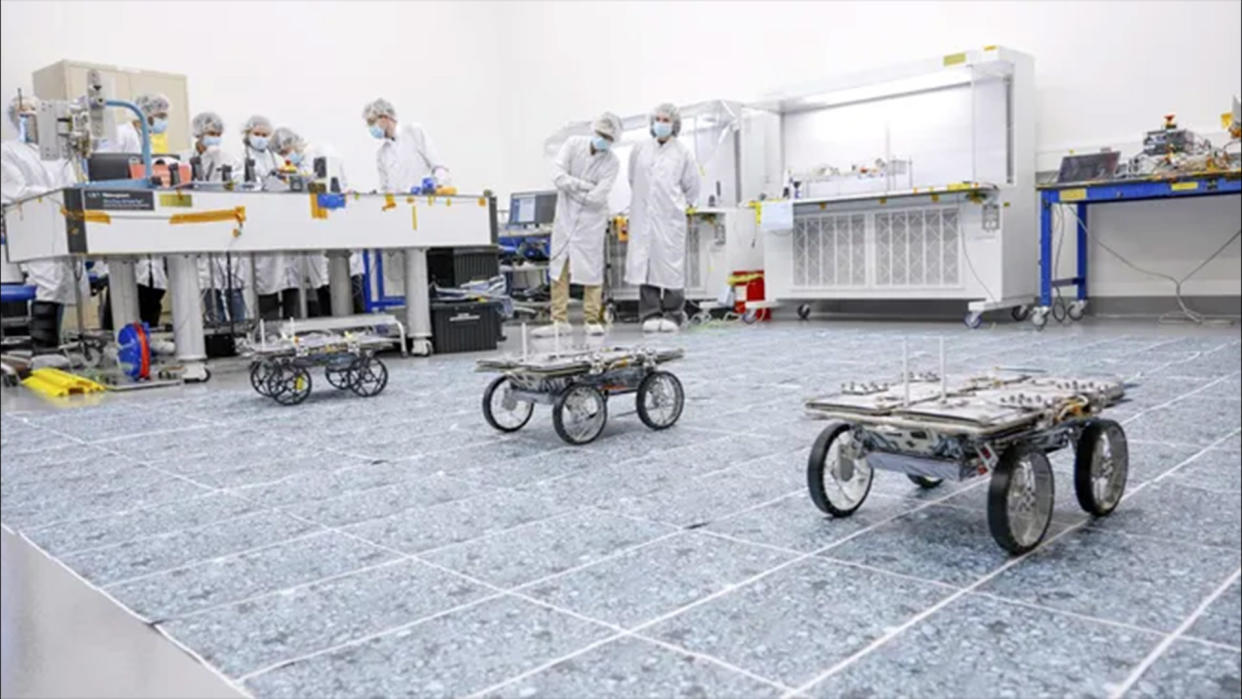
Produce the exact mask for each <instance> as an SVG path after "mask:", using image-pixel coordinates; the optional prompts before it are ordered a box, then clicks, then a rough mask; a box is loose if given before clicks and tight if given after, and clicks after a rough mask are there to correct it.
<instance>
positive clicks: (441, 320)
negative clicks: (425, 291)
mask: <svg viewBox="0 0 1242 699" xmlns="http://www.w3.org/2000/svg"><path fill="white" fill-rule="evenodd" d="M431 333H432V334H431V343H432V345H433V347H434V348H435V352H436V354H451V353H453V352H480V351H484V350H494V349H496V343H497V342H499V340H500V303H499V302H497V301H433V302H432V303H431Z"/></svg>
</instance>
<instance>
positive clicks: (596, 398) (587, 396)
mask: <svg viewBox="0 0 1242 699" xmlns="http://www.w3.org/2000/svg"><path fill="white" fill-rule="evenodd" d="M607 421H608V401H607V399H606V398H604V394H603V393H601V392H600V390H599V389H598V388H595V387H594V386H587V385H586V384H578V385H576V386H570V387H569V388H568V389H566V390H565V391H564V392H563V393H561V395H560V396H559V397H558V398H557V399H556V404H555V405H553V406H552V426H553V427H554V428H556V434H557V435H559V436H560V438H561V439H563V440H565V441H566V442H569V443H570V444H587V443H589V442H593V441H595V438H596V437H599V435H600V433H601V432H603V431H604V423H606V422H607Z"/></svg>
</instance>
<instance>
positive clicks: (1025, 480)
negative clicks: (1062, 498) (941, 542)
mask: <svg viewBox="0 0 1242 699" xmlns="http://www.w3.org/2000/svg"><path fill="white" fill-rule="evenodd" d="M1054 492H1055V490H1054V487H1053V476H1052V465H1051V464H1050V463H1049V462H1048V457H1047V456H1044V453H1043V452H1041V451H1038V450H1036V449H1032V448H1030V447H1027V446H1025V445H1021V444H1016V445H1014V446H1011V447H1009V448H1008V449H1006V450H1005V453H1004V454H1001V458H1000V461H999V462H997V464H996V470H995V471H993V472H992V481H991V483H990V484H989V485H988V529H990V530H991V532H992V538H993V539H995V540H996V543H997V544H1000V546H1001V548H1003V549H1005V550H1007V551H1009V552H1010V553H1015V554H1021V553H1026V552H1027V551H1030V550H1031V549H1033V548H1035V547H1036V546H1038V545H1039V542H1040V541H1043V539H1044V534H1045V533H1046V532H1047V531H1048V525H1049V523H1051V522H1052V500H1053V495H1054Z"/></svg>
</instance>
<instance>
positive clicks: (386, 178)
mask: <svg viewBox="0 0 1242 699" xmlns="http://www.w3.org/2000/svg"><path fill="white" fill-rule="evenodd" d="M375 168H376V170H377V171H378V173H379V181H380V186H379V188H380V191H381V192H400V193H403V194H404V193H407V192H409V191H410V189H411V188H413V187H418V186H420V185H421V184H422V183H423V178H424V177H431V176H434V177H435V178H436V182H437V183H439V184H446V183H447V181H448V168H446V167H445V166H444V164H443V163H442V162H440V156H439V155H438V154H437V153H436V150H435V148H434V147H433V146H432V144H431V139H429V138H427V134H426V132H424V131H423V127H421V126H419V125H418V124H403V125H401V126H399V127H398V128H397V136H396V138H395V139H394V138H385V139H384V141H383V143H381V144H380V147H379V150H377V151H376V152H375Z"/></svg>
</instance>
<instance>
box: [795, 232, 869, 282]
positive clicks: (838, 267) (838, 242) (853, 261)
mask: <svg viewBox="0 0 1242 699" xmlns="http://www.w3.org/2000/svg"><path fill="white" fill-rule="evenodd" d="M793 255H794V260H793V262H794V274H793V276H794V281H793V283H794V286H795V287H802V288H822V287H859V286H866V284H867V220H866V217H865V216H864V215H863V214H843V215H833V214H819V215H813V216H800V217H798V218H796V219H795V220H794V231H793Z"/></svg>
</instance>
